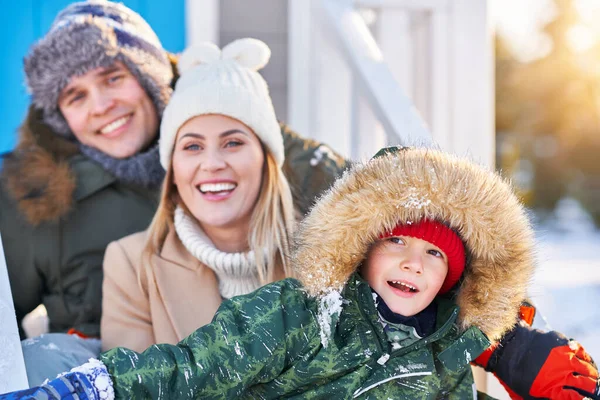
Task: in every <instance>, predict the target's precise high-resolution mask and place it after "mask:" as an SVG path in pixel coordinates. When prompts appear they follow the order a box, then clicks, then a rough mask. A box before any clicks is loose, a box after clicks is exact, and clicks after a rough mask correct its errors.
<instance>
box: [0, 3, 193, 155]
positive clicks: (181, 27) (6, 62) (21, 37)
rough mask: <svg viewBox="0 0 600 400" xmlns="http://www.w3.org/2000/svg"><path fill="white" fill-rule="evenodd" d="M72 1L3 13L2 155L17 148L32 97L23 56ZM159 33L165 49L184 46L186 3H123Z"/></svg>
mask: <svg viewBox="0 0 600 400" xmlns="http://www.w3.org/2000/svg"><path fill="white" fill-rule="evenodd" d="M72 2H73V1H67V0H19V1H17V0H14V1H11V2H8V1H7V2H5V3H6V4H3V6H2V12H1V13H0V37H1V38H2V39H0V40H2V41H3V43H2V46H0V60H2V61H1V62H0V77H1V79H0V93H2V95H0V153H2V152H4V151H7V150H10V149H12V148H13V146H14V145H15V141H16V138H17V129H18V127H19V125H20V124H21V122H22V120H23V118H24V117H25V114H26V111H27V106H28V104H29V96H28V94H27V90H26V88H25V84H24V82H25V78H24V74H23V57H25V55H26V54H27V51H28V49H29V47H30V46H31V44H32V43H34V42H35V41H36V40H38V39H39V38H40V37H42V36H43V35H44V34H45V33H46V32H47V31H48V29H49V28H50V25H51V24H52V21H53V20H54V17H55V16H56V14H57V13H58V12H59V11H60V10H62V9H63V8H64V7H65V6H66V5H68V4H69V3H72ZM122 3H124V4H125V5H126V6H128V7H130V8H131V9H133V10H135V11H137V12H138V13H139V14H140V15H142V17H144V18H145V19H146V21H148V23H149V24H150V26H152V28H153V29H154V30H155V31H156V34H157V35H158V37H159V38H160V40H161V42H162V44H163V46H164V48H165V49H167V50H168V51H171V52H180V51H182V50H183V49H184V47H185V0H168V1H164V0H124V1H122Z"/></svg>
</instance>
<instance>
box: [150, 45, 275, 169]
mask: <svg viewBox="0 0 600 400" xmlns="http://www.w3.org/2000/svg"><path fill="white" fill-rule="evenodd" d="M270 57H271V50H270V49H269V47H268V46H267V45H266V44H265V43H264V42H261V41H260V40H257V39H250V38H246V39H239V40H236V41H234V42H231V43H230V44H228V45H227V46H225V47H223V49H222V50H221V49H219V48H218V47H217V46H215V45H214V44H212V43H203V44H201V45H198V46H194V47H191V48H189V49H187V50H185V52H184V53H183V54H182V55H181V57H180V59H179V63H178V64H177V68H178V69H179V74H180V77H179V80H178V81H177V85H176V86H175V91H174V92H173V96H172V97H171V101H170V102H169V105H168V106H167V108H166V109H165V113H164V116H163V119H162V123H161V126H160V142H159V147H160V162H161V164H162V166H163V168H165V169H167V168H168V166H169V164H170V162H171V155H172V153H173V146H174V144H175V138H176V136H177V131H178V130H179V128H180V127H181V126H182V125H183V124H184V123H185V122H186V121H188V120H189V119H191V118H193V117H196V116H199V115H205V114H220V115H226V116H228V117H231V118H234V119H237V120H238V121H240V122H242V123H244V124H246V125H247V126H248V127H249V128H250V129H252V130H253V131H254V133H255V134H256V136H257V137H258V138H259V139H260V141H261V142H262V143H263V144H264V145H265V147H266V148H267V149H268V150H269V151H270V152H271V154H272V155H273V157H274V158H275V161H276V162H277V164H278V165H279V166H282V165H283V160H284V150H283V138H282V136H281V129H280V127H279V124H278V122H277V117H276V116H275V110H274V108H273V103H272V101H271V97H270V95H269V87H268V86H267V83H266V82H265V80H264V79H263V77H262V76H260V74H259V73H258V72H257V71H258V70H259V69H261V68H262V67H264V66H265V65H266V64H267V63H268V62H269V58H270Z"/></svg>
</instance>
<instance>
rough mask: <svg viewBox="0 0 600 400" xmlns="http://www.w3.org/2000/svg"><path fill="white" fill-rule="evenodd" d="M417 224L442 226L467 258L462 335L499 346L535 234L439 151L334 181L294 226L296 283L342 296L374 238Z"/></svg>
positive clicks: (505, 194)
mask: <svg viewBox="0 0 600 400" xmlns="http://www.w3.org/2000/svg"><path fill="white" fill-rule="evenodd" d="M422 218H430V219H435V220H440V221H444V222H445V223H447V224H449V226H450V227H451V228H453V229H454V230H456V231H457V232H458V233H459V235H460V236H461V238H462V239H463V241H464V242H465V244H466V248H467V249H468V252H469V253H470V254H469V257H470V259H468V265H467V266H466V268H465V272H464V275H463V280H462V282H461V283H460V284H459V285H460V286H459V288H458V290H457V293H456V296H457V298H456V301H457V304H458V305H459V306H460V309H461V311H460V315H459V324H460V327H461V328H462V329H467V328H468V327H469V326H476V327H478V328H479V329H481V330H482V331H483V332H484V333H485V334H486V335H487V336H488V337H489V338H490V339H492V340H496V339H498V338H500V337H501V336H502V334H503V333H504V332H506V331H507V330H508V329H510V328H511V327H512V326H513V325H514V324H515V323H516V318H517V315H518V310H519V305H520V303H521V301H522V300H523V299H525V297H526V294H527V293H526V291H527V286H528V284H529V283H530V281H531V278H532V275H533V271H534V253H533V231H532V229H531V226H530V224H529V220H528V218H527V216H526V214H525V210H524V209H523V207H522V205H521V204H520V202H519V201H518V199H517V198H516V197H515V195H514V193H513V191H512V189H511V187H510V185H509V184H508V183H507V182H505V181H504V180H503V179H502V178H501V177H500V176H499V175H497V174H494V173H492V172H490V171H488V170H486V169H484V168H482V167H480V166H478V165H475V164H474V163H472V162H469V161H467V160H465V159H461V158H458V157H455V156H451V155H448V154H445V153H443V152H441V151H437V150H428V149H406V150H403V151H400V152H398V153H393V154H388V155H386V156H382V157H380V158H375V159H373V160H371V161H369V162H368V163H366V164H359V165H356V166H354V168H352V170H351V171H350V172H348V173H346V174H345V175H344V176H343V177H342V178H341V179H339V180H338V181H337V182H336V183H335V185H334V186H333V188H332V189H330V191H329V192H328V193H327V194H325V195H324V196H323V197H322V198H321V200H320V201H319V202H318V203H317V205H316V206H315V207H314V208H313V210H312V211H311V213H310V214H309V215H308V217H307V218H306V219H305V220H304V221H303V223H302V224H301V226H300V231H299V233H298V235H297V239H296V248H295V251H294V254H293V260H294V262H295V266H296V268H297V270H298V271H297V272H298V276H299V278H300V280H301V281H303V283H304V285H305V287H306V289H307V291H308V292H309V293H310V294H311V295H313V296H321V295H323V294H324V293H326V292H327V291H328V290H331V289H337V290H340V289H341V288H342V287H343V286H344V284H345V283H346V282H347V280H348V278H349V277H350V275H351V274H352V273H353V272H355V271H356V270H357V268H358V267H359V266H360V264H361V263H362V261H363V259H364V256H365V255H366V253H367V251H368V249H369V246H370V245H371V244H372V243H373V242H374V241H375V240H377V238H378V237H379V235H380V234H381V233H382V232H384V231H386V230H391V229H392V228H393V227H394V226H396V224H398V222H405V223H406V222H410V221H419V220H420V219H422Z"/></svg>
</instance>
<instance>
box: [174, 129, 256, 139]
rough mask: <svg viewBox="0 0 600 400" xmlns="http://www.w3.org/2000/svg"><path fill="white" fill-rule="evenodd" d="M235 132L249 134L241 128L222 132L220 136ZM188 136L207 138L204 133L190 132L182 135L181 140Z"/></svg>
mask: <svg viewBox="0 0 600 400" xmlns="http://www.w3.org/2000/svg"><path fill="white" fill-rule="evenodd" d="M234 133H241V134H243V135H246V136H249V135H248V133H247V132H244V131H242V130H240V129H230V130H228V131H225V132H223V133H220V134H219V137H220V138H223V137H226V136H229V135H233V134H234ZM187 136H191V137H195V138H197V139H205V137H204V135H202V134H201V133H194V132H188V133H186V134H184V135H182V136H181V137H180V138H179V141H181V140H182V139H183V138H184V137H187Z"/></svg>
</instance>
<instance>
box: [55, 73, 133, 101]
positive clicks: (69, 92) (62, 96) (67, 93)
mask: <svg viewBox="0 0 600 400" xmlns="http://www.w3.org/2000/svg"><path fill="white" fill-rule="evenodd" d="M121 69H122V68H121V67H119V66H118V65H111V66H110V67H106V68H104V69H103V70H102V71H100V72H98V73H97V74H96V75H97V76H106V75H110V74H112V73H114V72H117V71H120V70H121ZM75 90H76V88H75V87H71V88H69V89H67V91H66V92H63V93H61V94H60V95H59V96H58V101H61V100H62V99H64V98H65V97H69V96H70V95H71V94H73V92H75Z"/></svg>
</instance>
